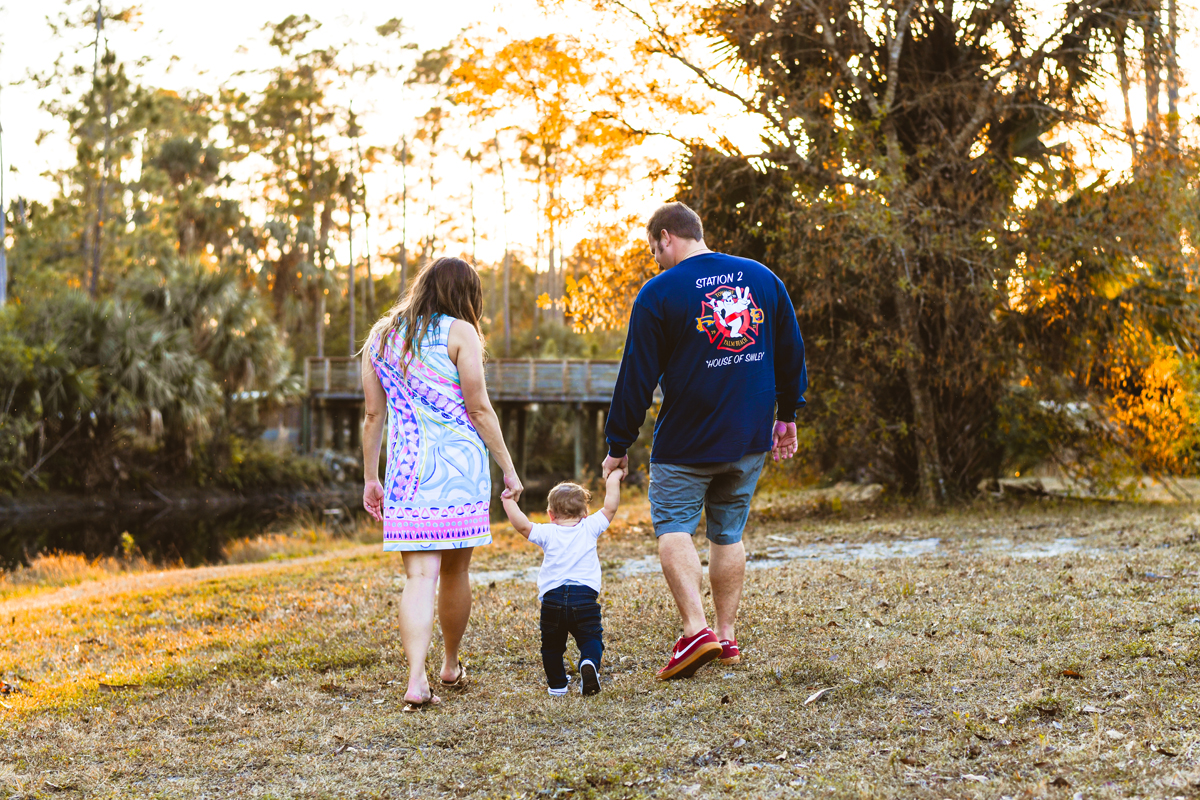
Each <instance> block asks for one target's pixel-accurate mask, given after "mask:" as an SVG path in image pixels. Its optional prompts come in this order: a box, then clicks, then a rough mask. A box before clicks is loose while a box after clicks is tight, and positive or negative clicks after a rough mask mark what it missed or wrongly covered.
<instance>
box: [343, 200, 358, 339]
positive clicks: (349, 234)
mask: <svg viewBox="0 0 1200 800" xmlns="http://www.w3.org/2000/svg"><path fill="white" fill-rule="evenodd" d="M350 186H351V188H350V193H349V195H348V196H347V198H346V199H347V200H348V201H349V202H348V208H347V218H346V227H347V231H346V239H347V243H348V245H349V256H350V264H349V266H348V267H347V270H346V271H347V272H348V273H349V278H350V285H349V286H347V287H346V289H347V291H348V293H349V300H350V309H349V310H350V326H349V328H350V330H349V334H350V341H349V342H348V344H347V347H348V348H349V349H348V351H347V353H346V355H348V356H353V355H354V350H355V347H354V344H355V338H356V334H357V331H355V330H354V322H355V320H354V313H355V308H354V299H355V298H354V295H355V294H356V292H357V291H358V290H357V287H356V285H355V280H354V184H353V182H351V184H350Z"/></svg>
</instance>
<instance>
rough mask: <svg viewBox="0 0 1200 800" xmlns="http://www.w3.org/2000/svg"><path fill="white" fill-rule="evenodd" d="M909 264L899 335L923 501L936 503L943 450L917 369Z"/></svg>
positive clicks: (899, 298)
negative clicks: (908, 287)
mask: <svg viewBox="0 0 1200 800" xmlns="http://www.w3.org/2000/svg"><path fill="white" fill-rule="evenodd" d="M901 256H902V257H903V252H901ZM908 282H909V281H908V274H907V267H906V266H904V265H902V266H901V268H900V271H899V274H898V275H897V280H896V293H895V300H896V313H897V316H898V317H899V319H900V334H901V336H902V337H903V343H904V345H905V348H906V349H907V351H908V352H907V353H905V356H904V378H905V381H906V383H907V384H908V393H909V397H910V401H911V402H912V408H913V433H914V435H915V437H916V442H917V472H918V475H919V477H920V482H921V501H922V502H923V503H925V505H927V506H931V507H932V506H936V505H938V504H939V503H941V502H942V501H943V500H945V492H946V490H945V486H944V484H943V474H942V459H941V451H940V450H939V449H938V438H937V422H936V420H935V419H934V418H933V413H934V412H933V401H932V399H931V398H930V396H929V389H928V387H926V386H925V385H924V384H923V383H922V382H921V372H920V370H919V369H918V366H919V363H920V355H921V344H920V339H919V337H918V336H917V321H916V318H917V311H916V308H915V307H914V303H913V298H912V295H910V294H909V293H908V291H907V289H906V288H905V286H906V284H907V283H908Z"/></svg>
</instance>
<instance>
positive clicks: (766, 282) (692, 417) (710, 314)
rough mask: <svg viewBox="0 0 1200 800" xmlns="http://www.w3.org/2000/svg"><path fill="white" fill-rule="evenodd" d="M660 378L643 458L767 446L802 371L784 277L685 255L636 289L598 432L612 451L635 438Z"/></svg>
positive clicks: (727, 453)
mask: <svg viewBox="0 0 1200 800" xmlns="http://www.w3.org/2000/svg"><path fill="white" fill-rule="evenodd" d="M656 384H661V385H662V391H663V403H662V409H661V411H660V412H659V415H658V422H657V423H656V424H655V426H654V448H653V450H652V451H651V455H650V460H651V461H656V462H659V463H664V464H713V463H720V462H726V461H736V460H738V459H739V458H741V457H743V456H745V455H747V454H749V453H764V452H766V451H767V450H770V449H771V431H772V428H773V425H774V420H776V419H780V420H783V421H784V422H792V421H794V420H795V419H796V410H797V409H798V408H799V407H800V406H802V405H804V392H805V390H806V389H807V388H808V373H807V371H806V369H805V366H804V341H803V339H801V337H800V325H799V324H798V323H797V322H796V310H795V308H793V307H792V302H791V300H790V299H789V298H788V294H787V289H785V288H784V285H783V281H781V280H779V278H778V277H776V275H775V273H773V272H771V270H769V269H767V268H766V267H764V266H763V265H762V264H759V263H758V262H757V261H751V260H750V259H746V258H737V257H735V256H728V255H724V254H722V253H703V254H701V255H695V256H691V257H690V258H686V259H684V260H683V261H681V262H680V263H678V264H676V265H675V266H674V267H672V268H671V269H668V270H666V271H665V272H663V273H661V274H659V275H656V276H655V277H653V278H651V279H650V280H649V281H647V282H646V285H645V286H643V287H642V290H641V291H640V292H638V296H637V299H636V300H635V301H634V303H633V312H632V314H631V315H630V317H629V334H628V336H627V338H626V340H625V354H624V357H623V358H622V359H621V371H620V373H619V375H618V376H617V385H616V388H615V389H614V390H613V399H612V407H611V409H610V410H609V415H608V424H607V425H606V426H605V435H606V437H607V439H608V452H609V454H610V455H612V456H613V457H615V458H620V457H621V456H623V455H625V451H626V449H627V448H628V447H629V446H630V445H632V444H633V443H634V441H636V440H637V437H638V430H639V429H640V428H641V427H642V423H643V422H644V421H645V420H646V410H647V409H648V408H650V404H651V402H652V400H653V395H654V387H655V385H656Z"/></svg>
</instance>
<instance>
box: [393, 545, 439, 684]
mask: <svg viewBox="0 0 1200 800" xmlns="http://www.w3.org/2000/svg"><path fill="white" fill-rule="evenodd" d="M441 562H442V552H441V551H435V552H427V553H422V552H405V553H404V573H405V575H406V576H407V580H405V582H404V594H403V595H402V596H401V598H400V641H401V642H403V644H404V654H405V655H406V656H407V657H408V691H406V692H405V693H404V699H405V700H407V701H409V702H416V703H423V702H425V701H426V700H428V699H429V698H430V696H431V695H432V694H433V692H432V691H431V690H430V688H429V678H428V676H426V674H425V656H426V655H427V654H428V653H429V640H430V639H432V638H433V605H434V596H435V595H436V594H437V584H438V573H439V572H440V570H441Z"/></svg>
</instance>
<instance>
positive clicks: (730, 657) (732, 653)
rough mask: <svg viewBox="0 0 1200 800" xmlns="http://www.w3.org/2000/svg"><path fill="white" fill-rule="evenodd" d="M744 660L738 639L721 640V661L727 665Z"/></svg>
mask: <svg viewBox="0 0 1200 800" xmlns="http://www.w3.org/2000/svg"><path fill="white" fill-rule="evenodd" d="M741 660H742V651H741V650H738V646H737V639H722V640H721V663H722V664H724V665H725V666H727V667H731V666H733V665H734V664H736V663H738V662H739V661H741Z"/></svg>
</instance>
